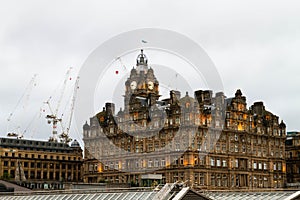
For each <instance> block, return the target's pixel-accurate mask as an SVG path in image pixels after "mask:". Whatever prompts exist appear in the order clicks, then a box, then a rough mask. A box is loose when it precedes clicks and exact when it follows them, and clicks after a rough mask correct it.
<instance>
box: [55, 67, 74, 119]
mask: <svg viewBox="0 0 300 200" xmlns="http://www.w3.org/2000/svg"><path fill="white" fill-rule="evenodd" d="M71 69H72V67H70V68H69V69H68V71H67V73H66V76H65V79H64V83H63V87H62V90H61V93H60V96H59V99H58V102H57V106H56V109H55V113H54V114H55V115H57V113H58V109H59V106H60V104H61V101H62V99H63V96H64V93H65V90H66V86H67V81H68V79H69V77H70V73H71Z"/></svg>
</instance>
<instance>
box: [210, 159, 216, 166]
mask: <svg viewBox="0 0 300 200" xmlns="http://www.w3.org/2000/svg"><path fill="white" fill-rule="evenodd" d="M210 166H215V159H214V158H211V159H210Z"/></svg>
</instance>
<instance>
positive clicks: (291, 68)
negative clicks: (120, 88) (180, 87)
mask: <svg viewBox="0 0 300 200" xmlns="http://www.w3.org/2000/svg"><path fill="white" fill-rule="evenodd" d="M299 8H300V3H299V2H298V1H286V0H285V1H283V0H282V1H271V0H270V1H261V0H249V1H247V0H246V1H238V0H237V1H230V0H226V1H223V0H222V1H221V0H220V1H199V0H195V1H192V0H190V1H179V0H178V1H176V0H165V1H161V0H149V1H141V0H128V1H125V0H120V1H114V0H109V1H108V0H107V1H74V0H72V1H53V0H52V1H33V0H27V1H2V2H1V6H0V66H1V68H0V69H1V71H0V72H1V73H0V76H1V78H0V85H1V86H0V94H1V99H0V110H1V112H0V131H1V136H5V135H6V133H7V131H10V130H7V125H9V126H8V127H9V128H8V129H12V127H13V126H16V125H17V124H20V127H21V128H20V129H22V130H23V129H26V127H30V128H28V132H26V134H25V138H36V139H47V138H48V137H49V136H50V134H51V127H50V126H49V125H48V124H47V123H46V120H45V113H42V114H41V116H39V111H40V107H42V108H43V109H44V108H45V105H43V101H46V100H47V99H48V98H49V96H50V95H52V94H56V95H57V93H59V92H57V91H59V89H57V88H59V86H58V85H59V84H60V83H61V82H62V80H63V79H64V76H65V73H66V71H67V69H68V68H69V67H73V71H72V75H71V76H72V80H70V84H69V83H68V84H69V85H71V83H74V80H75V77H76V73H77V72H78V71H79V70H80V68H81V66H82V64H83V63H84V61H85V60H86V59H87V57H88V56H89V54H90V53H91V52H92V51H93V50H94V49H95V48H97V47H98V46H99V45H100V44H102V43H103V42H104V41H106V40H108V39H109V38H111V37H113V36H115V35H117V34H120V33H122V32H126V31H130V30H134V29H138V28H161V29H169V30H173V31H176V32H178V33H181V34H184V35H186V36H187V37H189V38H190V39H192V40H194V41H195V42H197V43H198V44H199V45H200V46H201V47H203V48H204V50H205V51H206V53H207V54H208V55H209V57H210V58H211V59H212V60H213V62H214V64H215V66H216V68H217V70H218V71H219V74H220V76H221V78H222V81H223V85H224V90H225V91H224V92H225V94H226V95H227V96H228V97H230V96H233V95H234V93H235V91H236V89H238V88H240V89H241V90H242V92H243V94H244V95H245V96H246V97H247V103H248V107H249V106H250V105H252V104H253V102H255V101H263V102H264V103H265V106H266V108H267V109H268V110H269V111H271V112H273V113H274V114H276V115H278V116H279V117H280V119H283V120H284V121H285V123H286V124H287V130H289V131H291V130H300V123H299V117H298V115H299V114H300V104H299V102H300V91H299V90H300V79H299V74H300V68H299V66H300V56H299V52H300V37H299V35H300V12H299ZM149 59H150V58H149ZM134 62H135V61H134V60H133V63H132V64H134ZM34 74H38V76H37V80H36V86H34V88H33V90H32V92H31V94H30V96H29V97H27V98H25V100H24V99H23V100H22V102H21V103H20V104H19V108H16V109H15V107H16V105H17V102H18V100H19V99H20V97H21V96H22V94H23V93H24V90H25V88H26V86H27V85H28V83H29V81H30V79H31V78H32V77H33V75H34ZM68 89H69V90H70V89H71V87H69V86H68ZM195 89H199V88H195ZM55 90H56V92H54V91H55ZM65 96H70V95H69V94H68V95H65ZM26 99H29V100H28V102H27V101H26ZM53 104H54V105H55V102H53ZM99 104H101V105H99V107H100V108H101V107H102V106H103V104H104V102H99ZM54 107H55V106H54ZM62 107H63V106H62ZM23 110H24V112H23ZM45 110H46V112H47V108H45ZM66 110H68V108H66ZM13 111H14V115H13V117H12V120H11V122H10V123H9V124H8V123H7V118H8V117H9V114H10V113H11V112H13ZM37 113H38V114H37ZM87 120H88V119H87ZM82 123H84V122H82ZM29 124H30V125H29ZM80 134H81V129H79V130H78V129H76V128H75V127H72V133H71V136H72V137H76V138H77V139H80V137H81V135H80Z"/></svg>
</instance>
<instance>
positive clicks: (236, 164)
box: [235, 159, 239, 168]
mask: <svg viewBox="0 0 300 200" xmlns="http://www.w3.org/2000/svg"><path fill="white" fill-rule="evenodd" d="M238 167H239V160H238V159H235V168H238Z"/></svg>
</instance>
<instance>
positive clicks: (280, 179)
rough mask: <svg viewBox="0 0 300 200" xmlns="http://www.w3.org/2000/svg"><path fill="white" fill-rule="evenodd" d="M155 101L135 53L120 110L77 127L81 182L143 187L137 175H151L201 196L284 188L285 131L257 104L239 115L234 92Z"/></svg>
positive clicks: (149, 74)
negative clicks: (219, 191) (80, 132)
mask: <svg viewBox="0 0 300 200" xmlns="http://www.w3.org/2000/svg"><path fill="white" fill-rule="evenodd" d="M159 97H160V95H159V82H158V80H157V79H156V77H155V75H154V70H153V69H152V68H151V67H148V60H147V58H146V56H145V55H144V54H143V52H142V53H141V54H140V55H139V56H138V58H137V65H136V68H134V69H132V70H131V73H130V77H129V78H128V79H127V81H126V82H125V95H124V110H120V111H119V112H118V113H116V112H115V106H114V104H113V103H106V105H105V108H103V111H101V112H100V113H98V114H97V115H96V116H94V117H92V118H90V122H89V124H88V123H86V124H85V125H84V126H83V140H84V144H85V162H84V172H83V179H84V182H102V181H105V182H113V183H133V184H134V185H139V186H143V180H142V175H143V174H147V173H154V174H161V175H162V180H160V182H161V183H167V182H169V183H170V182H176V181H184V182H187V184H189V185H190V186H192V187H194V188H201V189H256V188H257V189H258V188H278V187H279V188H280V187H283V186H284V183H285V181H286V180H285V179H286V172H285V170H286V164H285V145H284V143H285V138H286V133H285V131H286V130H285V128H286V127H285V124H284V123H283V122H282V121H281V123H279V117H278V116H276V115H274V114H272V113H271V112H269V111H267V110H266V109H265V107H264V105H263V103H262V102H256V103H254V104H253V105H252V106H251V107H250V108H247V104H246V97H245V96H243V95H242V93H241V91H240V90H237V91H236V93H235V96H234V97H232V98H227V97H226V96H225V95H224V94H223V93H222V92H219V93H216V94H215V95H213V93H212V91H209V90H198V91H195V92H194V98H192V97H190V96H189V95H188V93H186V95H185V96H183V97H181V94H180V92H179V91H170V97H169V98H167V99H163V100H160V99H159Z"/></svg>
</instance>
